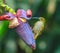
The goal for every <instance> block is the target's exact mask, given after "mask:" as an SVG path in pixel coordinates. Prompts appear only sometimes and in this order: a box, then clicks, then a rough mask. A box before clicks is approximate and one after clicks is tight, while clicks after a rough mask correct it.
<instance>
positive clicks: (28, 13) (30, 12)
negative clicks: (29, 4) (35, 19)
mask: <svg viewBox="0 0 60 53" xmlns="http://www.w3.org/2000/svg"><path fill="white" fill-rule="evenodd" d="M26 16H27V17H28V18H30V17H31V16H32V11H31V10H30V9H28V10H27V11H26Z"/></svg>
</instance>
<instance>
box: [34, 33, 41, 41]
mask: <svg viewBox="0 0 60 53" xmlns="http://www.w3.org/2000/svg"><path fill="white" fill-rule="evenodd" d="M41 34H42V33H41V32H40V33H39V34H38V33H37V34H35V35H34V39H35V40H36V39H37V38H38V36H39V35H41Z"/></svg>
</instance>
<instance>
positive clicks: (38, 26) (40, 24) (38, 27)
mask: <svg viewBox="0 0 60 53" xmlns="http://www.w3.org/2000/svg"><path fill="white" fill-rule="evenodd" d="M45 22H46V20H45V18H44V17H39V21H37V22H36V23H35V24H34V26H33V29H32V31H33V33H34V39H37V37H38V36H39V35H41V34H42V32H43V30H44V27H45Z"/></svg>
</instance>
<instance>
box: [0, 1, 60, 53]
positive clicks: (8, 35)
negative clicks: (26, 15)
mask: <svg viewBox="0 0 60 53" xmlns="http://www.w3.org/2000/svg"><path fill="white" fill-rule="evenodd" d="M1 1H2V0H0V3H1ZM3 1H4V0H3ZM5 3H6V4H8V5H9V6H10V7H12V8H13V9H14V10H15V11H16V10H17V9H19V8H22V9H25V10H27V9H29V8H30V9H32V12H33V17H32V19H31V20H29V24H30V25H31V26H32V27H33V26H34V24H35V22H36V21H38V18H39V17H45V19H46V26H45V30H44V31H43V33H42V34H41V36H39V37H38V38H37V40H36V50H32V49H31V48H29V47H28V46H27V45H26V44H25V43H24V42H23V41H22V40H21V39H20V37H19V36H18V35H17V34H16V32H15V30H14V29H8V21H4V22H3V21H0V53H60V0H5ZM20 43H21V44H20Z"/></svg>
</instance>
